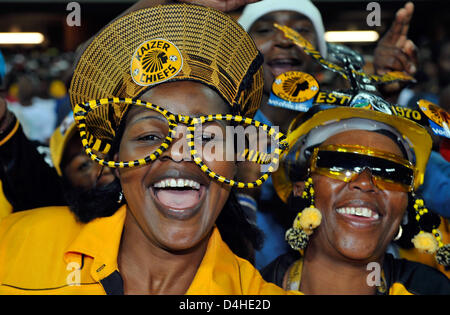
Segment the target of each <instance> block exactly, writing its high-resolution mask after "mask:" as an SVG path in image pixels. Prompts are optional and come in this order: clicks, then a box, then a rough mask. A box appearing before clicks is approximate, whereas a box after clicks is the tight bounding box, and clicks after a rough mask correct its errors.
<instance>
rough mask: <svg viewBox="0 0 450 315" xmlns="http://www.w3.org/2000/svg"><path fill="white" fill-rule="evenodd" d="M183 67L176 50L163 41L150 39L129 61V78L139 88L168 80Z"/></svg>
mask: <svg viewBox="0 0 450 315" xmlns="http://www.w3.org/2000/svg"><path fill="white" fill-rule="evenodd" d="M182 67H183V57H182V56H181V53H180V51H179V50H178V48H177V47H176V46H175V45H174V44H172V43H171V42H169V41H167V40H165V39H161V38H158V39H152V40H149V41H147V42H144V43H142V44H141V45H139V47H138V48H137V49H136V51H135V53H134V54H133V57H132V59H131V77H132V78H133V81H134V82H135V83H136V84H138V85H141V86H148V85H152V84H156V83H160V82H164V81H167V80H169V79H170V78H172V77H174V76H176V75H177V74H178V72H179V71H180V70H181V68H182Z"/></svg>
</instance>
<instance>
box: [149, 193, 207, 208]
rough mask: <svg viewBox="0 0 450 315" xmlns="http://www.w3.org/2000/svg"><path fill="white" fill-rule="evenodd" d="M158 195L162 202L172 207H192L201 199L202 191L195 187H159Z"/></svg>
mask: <svg viewBox="0 0 450 315" xmlns="http://www.w3.org/2000/svg"><path fill="white" fill-rule="evenodd" d="M156 196H157V197H158V199H159V201H160V202H161V203H162V204H164V205H165V206H166V207H168V208H172V209H186V208H192V207H193V206H195V205H196V204H197V203H198V202H199V200H200V192H199V191H198V190H194V189H183V190H175V189H158V190H156Z"/></svg>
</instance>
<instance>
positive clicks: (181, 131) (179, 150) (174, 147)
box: [160, 125, 191, 162]
mask: <svg viewBox="0 0 450 315" xmlns="http://www.w3.org/2000/svg"><path fill="white" fill-rule="evenodd" d="M187 128H188V127H186V126H184V125H177V126H176V127H175V129H174V130H175V136H174V137H173V140H172V143H171V144H170V146H169V147H168V148H167V150H166V151H165V152H163V153H162V154H161V157H160V158H161V159H167V158H169V159H171V160H173V161H174V162H181V161H190V160H191V154H190V148H189V145H188V142H187V137H186V135H187V134H188V132H189V131H188V129H187Z"/></svg>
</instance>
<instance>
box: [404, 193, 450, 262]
mask: <svg viewBox="0 0 450 315" xmlns="http://www.w3.org/2000/svg"><path fill="white" fill-rule="evenodd" d="M412 197H413V200H414V210H415V213H416V216H415V218H416V221H417V223H418V225H419V229H420V231H419V233H417V234H416V235H415V236H414V237H413V239H412V240H411V242H412V243H413V244H414V247H415V248H417V249H418V250H419V251H422V252H426V253H428V254H435V253H436V256H435V257H436V261H437V262H438V263H439V264H440V265H443V266H445V267H450V244H446V245H444V243H443V242H442V237H441V234H440V232H439V230H438V229H437V228H438V227H439V224H440V218H439V217H437V216H436V217H437V219H436V220H433V219H432V215H431V213H429V210H428V209H427V208H426V207H425V205H424V202H423V199H420V198H417V196H416V195H415V194H414V193H412ZM433 221H435V222H433ZM427 225H428V226H427ZM425 229H427V230H430V229H431V233H430V232H426V231H425Z"/></svg>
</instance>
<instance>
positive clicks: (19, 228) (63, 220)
mask: <svg viewBox="0 0 450 315" xmlns="http://www.w3.org/2000/svg"><path fill="white" fill-rule="evenodd" d="M80 226H81V223H79V222H77V220H76V218H75V215H74V214H73V213H72V212H71V211H70V209H69V208H68V207H44V208H37V209H31V210H26V211H20V212H16V213H13V214H11V215H8V216H6V217H4V218H3V219H2V220H1V221H0V242H1V243H5V242H9V241H12V240H17V241H19V240H22V241H25V240H27V239H32V240H34V241H37V240H39V239H42V240H43V239H46V238H51V239H54V237H55V236H58V237H64V235H68V234H71V233H73V232H77V231H78V230H79V228H80Z"/></svg>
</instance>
